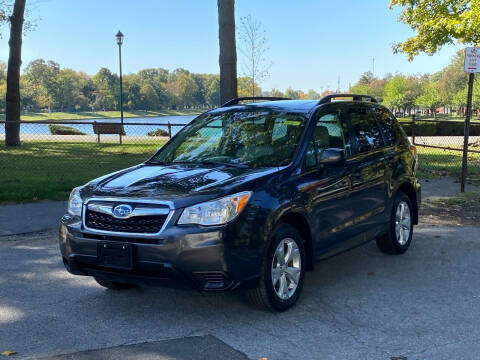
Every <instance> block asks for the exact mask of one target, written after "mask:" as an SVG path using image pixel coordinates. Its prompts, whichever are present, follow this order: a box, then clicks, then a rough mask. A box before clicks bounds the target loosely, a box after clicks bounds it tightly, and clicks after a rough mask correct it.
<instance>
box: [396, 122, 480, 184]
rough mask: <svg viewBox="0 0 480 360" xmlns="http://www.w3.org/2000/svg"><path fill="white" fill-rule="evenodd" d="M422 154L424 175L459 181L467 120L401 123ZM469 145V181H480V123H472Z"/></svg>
mask: <svg viewBox="0 0 480 360" xmlns="http://www.w3.org/2000/svg"><path fill="white" fill-rule="evenodd" d="M401 124H402V126H403V127H404V129H405V130H406V132H407V134H408V135H409V137H410V141H411V143H412V144H414V145H415V146H417V150H418V152H419V169H420V172H421V175H422V176H432V175H433V176H445V175H452V176H455V177H457V178H458V180H460V176H461V173H462V155H463V150H464V139H465V137H464V121H462V120H461V119H445V118H443V119H415V117H413V118H411V119H410V120H409V121H405V120H403V121H402V120H401ZM469 134H470V135H469V139H468V143H467V145H468V146H467V148H466V151H467V159H468V161H467V169H466V176H467V178H466V181H469V182H480V122H478V121H473V122H471V124H470V131H469Z"/></svg>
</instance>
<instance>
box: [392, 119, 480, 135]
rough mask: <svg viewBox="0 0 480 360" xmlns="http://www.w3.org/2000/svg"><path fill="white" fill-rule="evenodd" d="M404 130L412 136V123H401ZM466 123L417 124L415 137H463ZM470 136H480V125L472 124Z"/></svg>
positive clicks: (421, 122) (420, 122) (418, 122)
mask: <svg viewBox="0 0 480 360" xmlns="http://www.w3.org/2000/svg"><path fill="white" fill-rule="evenodd" d="M400 124H401V125H402V127H403V129H404V130H405V132H406V133H407V135H408V136H411V135H412V123H411V120H410V121H408V122H407V121H405V122H404V121H401V120H400ZM463 127H464V123H463V122H461V121H451V122H447V121H442V122H426V121H421V120H419V121H416V122H415V136H463ZM470 136H480V123H478V122H477V123H471V124H470Z"/></svg>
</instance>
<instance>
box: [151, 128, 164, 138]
mask: <svg viewBox="0 0 480 360" xmlns="http://www.w3.org/2000/svg"><path fill="white" fill-rule="evenodd" d="M147 135H148V136H167V137H168V131H166V130H163V129H157V130H153V131H149V132H148V133H147Z"/></svg>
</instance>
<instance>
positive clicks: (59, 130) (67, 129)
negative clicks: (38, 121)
mask: <svg viewBox="0 0 480 360" xmlns="http://www.w3.org/2000/svg"><path fill="white" fill-rule="evenodd" d="M48 129H49V130H50V133H51V134H52V135H87V134H85V133H84V132H81V131H80V130H78V129H76V128H73V127H71V126H65V125H55V124H50V125H48Z"/></svg>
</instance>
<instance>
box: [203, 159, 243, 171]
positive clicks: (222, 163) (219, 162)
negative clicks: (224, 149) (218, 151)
mask: <svg viewBox="0 0 480 360" xmlns="http://www.w3.org/2000/svg"><path fill="white" fill-rule="evenodd" d="M195 163H196V164H202V165H222V166H229V167H235V168H241V169H245V168H248V167H249V166H248V165H246V164H237V163H231V162H223V161H213V160H202V161H198V162H195Z"/></svg>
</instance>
